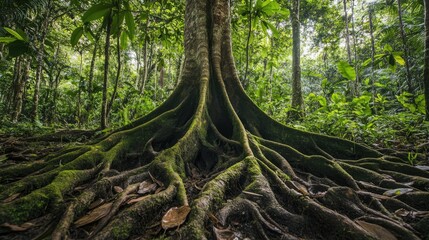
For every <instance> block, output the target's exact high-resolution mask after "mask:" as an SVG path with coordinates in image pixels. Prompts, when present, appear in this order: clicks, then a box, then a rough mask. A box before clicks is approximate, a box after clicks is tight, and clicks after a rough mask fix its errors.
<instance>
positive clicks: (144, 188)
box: [137, 181, 157, 195]
mask: <svg viewBox="0 0 429 240" xmlns="http://www.w3.org/2000/svg"><path fill="white" fill-rule="evenodd" d="M156 188H157V185H156V183H153V182H150V181H143V182H142V183H140V185H139V190H138V191H137V193H138V194H142V195H143V194H146V193H153V192H155V190H156Z"/></svg>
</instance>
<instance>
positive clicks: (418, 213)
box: [395, 208, 429, 218]
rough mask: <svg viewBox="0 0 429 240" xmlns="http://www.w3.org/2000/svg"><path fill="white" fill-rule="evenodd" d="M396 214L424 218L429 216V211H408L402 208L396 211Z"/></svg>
mask: <svg viewBox="0 0 429 240" xmlns="http://www.w3.org/2000/svg"><path fill="white" fill-rule="evenodd" d="M395 215H396V216H399V217H410V218H423V217H429V211H407V210H405V209H403V208H400V209H398V210H396V211H395Z"/></svg>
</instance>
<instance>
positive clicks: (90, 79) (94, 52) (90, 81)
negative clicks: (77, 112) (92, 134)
mask: <svg viewBox="0 0 429 240" xmlns="http://www.w3.org/2000/svg"><path fill="white" fill-rule="evenodd" d="M98 40H99V37H98V38H97V39H96V41H95V43H94V49H93V50H92V58H91V64H90V67H89V76H88V89H87V90H88V103H87V105H86V112H87V115H89V112H90V111H91V109H92V104H93V103H94V99H93V96H92V93H93V81H94V69H95V60H96V59H97V51H98Z"/></svg>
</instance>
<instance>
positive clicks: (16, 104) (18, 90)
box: [12, 58, 30, 123]
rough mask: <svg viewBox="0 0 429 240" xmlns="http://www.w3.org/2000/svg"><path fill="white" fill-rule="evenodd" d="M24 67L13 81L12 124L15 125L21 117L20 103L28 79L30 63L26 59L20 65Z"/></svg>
mask: <svg viewBox="0 0 429 240" xmlns="http://www.w3.org/2000/svg"><path fill="white" fill-rule="evenodd" d="M21 64H23V65H24V67H23V68H22V69H21V67H20V69H19V71H20V72H19V73H18V75H17V78H16V80H15V87H14V89H15V91H14V92H15V93H14V98H13V111H12V122H14V123H16V122H18V119H19V116H20V115H21V111H22V101H23V97H24V89H25V83H26V82H27V79H28V71H29V69H30V61H29V60H28V59H25V58H24V59H23V60H22V63H21Z"/></svg>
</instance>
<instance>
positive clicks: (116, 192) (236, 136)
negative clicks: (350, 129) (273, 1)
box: [0, 0, 429, 240]
mask: <svg viewBox="0 0 429 240" xmlns="http://www.w3.org/2000/svg"><path fill="white" fill-rule="evenodd" d="M228 3H229V1H225V0H214V1H202V0H199V1H197V0H189V1H188V4H187V12H188V13H189V17H187V18H186V25H187V26H188V25H190V26H192V27H188V28H186V30H185V34H186V36H185V39H186V40H185V49H186V53H187V58H186V61H185V66H184V71H183V74H182V75H183V78H182V81H181V83H180V85H179V86H178V88H177V90H176V91H175V92H174V93H173V95H172V96H171V97H170V98H169V99H168V100H167V101H166V102H165V103H164V104H163V105H161V106H160V107H159V108H157V109H156V110H154V112H152V113H150V114H148V115H147V116H145V117H143V118H141V119H139V120H137V121H135V122H133V123H131V124H129V125H127V126H124V127H123V128H121V129H118V130H117V131H115V132H113V133H111V134H109V135H106V136H104V137H102V138H100V139H97V140H95V141H93V142H92V143H90V144H87V145H83V146H80V147H70V148H67V149H64V150H62V151H59V152H58V153H56V154H53V155H50V156H46V157H43V158H41V159H40V160H38V161H35V162H33V163H26V164H16V165H11V166H9V167H5V168H2V169H0V176H1V178H0V201H1V202H0V238H2V239H22V238H34V237H40V238H46V237H49V236H50V237H51V238H52V239H67V238H68V239H87V238H91V239H92V238H93V239H132V238H141V239H154V238H159V239H198V240H199V239H215V238H216V237H218V238H221V236H220V235H222V237H223V238H224V239H246V238H247V239H380V238H386V239H424V238H428V237H429V231H428V230H427V224H428V223H429V213H428V211H429V192H428V189H429V172H427V171H423V170H421V169H417V168H415V167H413V166H409V165H407V164H406V163H405V161H404V158H403V157H404V156H403V154H399V153H398V154H396V153H395V152H392V151H390V152H389V154H391V155H394V157H391V156H386V155H383V154H382V153H381V152H379V151H376V150H372V149H370V148H368V147H366V146H363V145H360V144H357V143H354V142H350V141H346V140H341V139H338V138H334V137H328V136H323V135H318V134H313V133H308V132H302V131H298V130H295V129H291V128H288V127H286V126H284V125H281V124H279V123H277V122H275V121H274V120H272V119H271V118H269V117H268V116H266V115H265V114H264V113H263V112H261V111H260V109H259V108H257V107H256V106H255V105H254V104H253V103H252V102H251V100H250V99H249V98H248V97H247V96H246V95H245V93H244V91H243V89H242V88H241V86H240V85H239V79H238V76H237V73H236V71H235V66H234V63H233V59H232V54H231V38H230V29H229V24H228V23H229V15H228V14H229V11H228ZM207 4H209V5H207ZM210 9H214V11H213V12H210V13H207V11H208V10H210ZM207 26H210V27H209V28H208V27H207ZM208 29H211V32H208V31H207V30H208ZM383 152H386V151H383ZM173 207H177V208H173ZM172 209H173V210H174V209H175V210H176V211H178V212H179V210H177V209H185V210H184V211H182V212H180V213H175V214H178V215H180V214H182V215H180V216H178V217H177V216H176V217H177V219H174V218H173V220H171V219H167V220H166V219H163V218H166V216H169V215H167V214H166V213H167V212H170V213H171V211H173V210H172ZM189 209H190V211H188V210H189ZM173 215H174V214H173ZM169 217H170V218H171V216H169ZM49 219H54V220H55V221H54V222H53V223H52V220H51V221H49ZM82 219H83V220H82ZM38 220H41V221H40V222H41V223H40V224H39V225H36V224H35V222H37V221H38ZM162 220H164V221H166V222H167V223H165V222H162ZM17 229H18V230H19V231H18V230H17Z"/></svg>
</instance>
